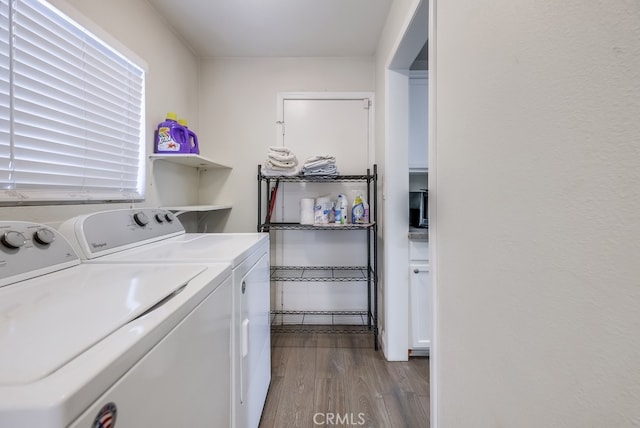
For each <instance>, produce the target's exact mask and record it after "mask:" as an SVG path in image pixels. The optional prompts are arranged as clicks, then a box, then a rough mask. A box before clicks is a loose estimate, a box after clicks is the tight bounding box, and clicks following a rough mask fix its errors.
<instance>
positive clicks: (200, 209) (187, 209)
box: [160, 204, 232, 215]
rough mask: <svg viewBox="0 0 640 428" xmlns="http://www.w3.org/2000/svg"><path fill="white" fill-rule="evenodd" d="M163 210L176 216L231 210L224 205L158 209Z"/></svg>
mask: <svg viewBox="0 0 640 428" xmlns="http://www.w3.org/2000/svg"><path fill="white" fill-rule="evenodd" d="M160 208H162V209H163V210H168V211H173V212H174V213H175V214H176V215H180V214H184V213H186V212H205V211H220V210H228V209H231V208H232V205H231V204H224V205H180V206H166V207H160Z"/></svg>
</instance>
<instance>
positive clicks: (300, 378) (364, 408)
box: [260, 332, 430, 428]
mask: <svg viewBox="0 0 640 428" xmlns="http://www.w3.org/2000/svg"><path fill="white" fill-rule="evenodd" d="M271 350H272V352H271V367H272V370H271V385H270V387H269V393H268V394H267V400H266V403H265V407H264V410H263V413H262V419H261V421H260V428H288V427H302V428H306V427H309V428H314V427H379V428H401V427H402V428H428V427H429V425H430V423H429V414H430V412H429V359H428V358H427V357H413V358H410V359H409V361H408V362H388V361H386V360H385V359H384V357H383V354H382V351H381V350H378V351H375V350H374V348H373V338H372V336H371V335H365V334H327V333H315V332H314V333H273V334H272V337H271Z"/></svg>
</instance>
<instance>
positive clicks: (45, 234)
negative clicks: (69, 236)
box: [33, 228, 56, 245]
mask: <svg viewBox="0 0 640 428" xmlns="http://www.w3.org/2000/svg"><path fill="white" fill-rule="evenodd" d="M33 239H34V240H35V241H36V242H37V243H38V244H42V245H49V244H51V243H52V242H53V241H55V240H56V235H55V233H53V232H52V231H51V230H49V229H44V228H43V229H38V230H36V231H35V232H34V234H33Z"/></svg>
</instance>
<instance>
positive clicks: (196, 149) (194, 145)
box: [178, 119, 200, 155]
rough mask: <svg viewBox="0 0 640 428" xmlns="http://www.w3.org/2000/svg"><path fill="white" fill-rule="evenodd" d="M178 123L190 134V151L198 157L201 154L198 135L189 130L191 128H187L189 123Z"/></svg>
mask: <svg viewBox="0 0 640 428" xmlns="http://www.w3.org/2000/svg"><path fill="white" fill-rule="evenodd" d="M178 123H179V124H180V125H182V126H183V127H184V129H186V130H187V133H188V134H189V138H188V141H189V151H190V152H191V153H195V154H197V155H199V154H200V146H198V136H197V135H196V133H195V132H193V131H192V130H191V129H189V127H188V126H187V121H186V120H184V119H178Z"/></svg>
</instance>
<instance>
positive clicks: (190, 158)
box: [149, 153, 231, 169]
mask: <svg viewBox="0 0 640 428" xmlns="http://www.w3.org/2000/svg"><path fill="white" fill-rule="evenodd" d="M149 159H151V160H152V161H156V160H163V161H166V162H171V163H176V164H179V165H185V166H190V167H192V168H198V169H220V168H229V169H230V168H231V167H230V166H227V165H224V164H221V163H218V162H215V161H213V160H211V159H208V158H206V157H204V156H200V155H195V154H189V153H186V154H175V155H174V154H161V153H156V154H153V155H150V156H149Z"/></svg>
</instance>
